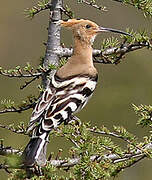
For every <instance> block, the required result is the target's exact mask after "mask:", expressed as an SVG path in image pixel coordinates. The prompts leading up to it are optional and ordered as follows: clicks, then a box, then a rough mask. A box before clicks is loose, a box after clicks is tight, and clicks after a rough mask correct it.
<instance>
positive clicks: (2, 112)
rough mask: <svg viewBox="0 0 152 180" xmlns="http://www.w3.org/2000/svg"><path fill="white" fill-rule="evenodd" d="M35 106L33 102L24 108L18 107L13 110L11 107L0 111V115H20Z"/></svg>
mask: <svg viewBox="0 0 152 180" xmlns="http://www.w3.org/2000/svg"><path fill="white" fill-rule="evenodd" d="M34 106H35V102H34V103H31V104H28V105H26V106H24V107H18V108H15V107H12V108H8V109H4V110H1V111H0V114H4V113H10V112H17V113H21V112H22V111H26V110H28V109H31V108H33V107H34Z"/></svg>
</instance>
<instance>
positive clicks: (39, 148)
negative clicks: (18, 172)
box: [22, 132, 48, 167]
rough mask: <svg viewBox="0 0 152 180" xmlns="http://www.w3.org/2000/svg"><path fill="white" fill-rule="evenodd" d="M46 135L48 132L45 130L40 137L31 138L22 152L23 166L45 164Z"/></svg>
mask: <svg viewBox="0 0 152 180" xmlns="http://www.w3.org/2000/svg"><path fill="white" fill-rule="evenodd" d="M47 136H48V133H46V132H45V133H44V134H42V135H41V136H40V137H35V138H31V140H30V142H29V143H28V144H27V146H26V148H25V150H24V151H23V154H22V160H23V164H24V165H25V166H29V167H30V166H33V165H34V164H35V163H37V164H38V165H39V166H44V165H45V164H46V148H47V144H48V141H47V140H46V138H47Z"/></svg>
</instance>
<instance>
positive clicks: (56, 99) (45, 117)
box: [30, 75, 97, 136]
mask: <svg viewBox="0 0 152 180" xmlns="http://www.w3.org/2000/svg"><path fill="white" fill-rule="evenodd" d="M96 82H97V76H96V77H89V76H87V75H79V76H75V77H69V78H66V79H60V78H59V77H57V76H56V75H55V76H53V77H52V81H51V83H50V88H49V90H46V91H45V92H44V94H43V96H42V98H41V100H40V102H39V103H38V105H37V106H36V108H35V110H34V112H33V116H32V118H31V121H30V124H31V127H32V126H33V125H34V124H35V123H36V122H39V131H37V132H35V133H36V136H38V135H41V134H43V133H44V132H46V131H50V130H51V129H52V128H56V127H58V125H59V124H61V123H62V122H66V121H68V120H69V119H70V118H71V116H72V115H73V114H74V113H76V112H78V111H79V110H81V109H82V108H83V107H84V106H85V104H86V103H87V102H88V100H89V98H90V97H91V96H92V93H93V91H94V89H95V87H96ZM49 91H50V92H49ZM41 101H42V102H41Z"/></svg>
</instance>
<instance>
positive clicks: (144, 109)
mask: <svg viewBox="0 0 152 180" xmlns="http://www.w3.org/2000/svg"><path fill="white" fill-rule="evenodd" d="M133 108H134V111H135V112H136V114H137V115H138V117H139V120H138V122H137V124H138V125H141V126H149V127H152V106H151V105H142V104H141V105H140V106H136V105H134V104H133Z"/></svg>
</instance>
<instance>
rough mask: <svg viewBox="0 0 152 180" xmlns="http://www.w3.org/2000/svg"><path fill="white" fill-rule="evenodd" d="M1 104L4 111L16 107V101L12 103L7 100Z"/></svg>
mask: <svg viewBox="0 0 152 180" xmlns="http://www.w3.org/2000/svg"><path fill="white" fill-rule="evenodd" d="M1 104H2V105H3V108H4V109H5V108H7V109H9V108H14V105H15V103H14V101H11V100H10V99H9V100H6V99H4V100H1Z"/></svg>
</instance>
